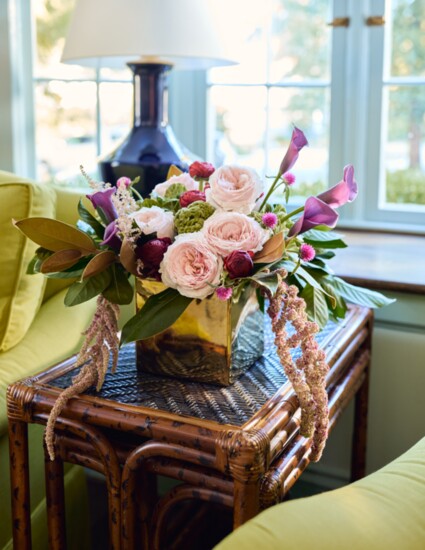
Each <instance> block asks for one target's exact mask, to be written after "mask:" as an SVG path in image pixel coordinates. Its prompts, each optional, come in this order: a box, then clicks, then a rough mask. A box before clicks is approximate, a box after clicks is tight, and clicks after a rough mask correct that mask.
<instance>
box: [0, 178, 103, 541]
mask: <svg viewBox="0 0 425 550" xmlns="http://www.w3.org/2000/svg"><path fill="white" fill-rule="evenodd" d="M79 197H80V193H79V192H78V191H73V190H72V189H71V190H69V189H64V188H55V187H54V186H50V185H41V184H36V183H34V182H30V181H27V180H24V179H22V178H18V177H16V176H14V175H13V174H10V173H7V172H0V236H1V238H0V243H1V244H0V549H1V550H4V549H5V548H7V549H9V548H12V541H11V518H10V487H9V459H8V437H7V416H6V401H5V394H6V388H7V386H8V385H9V384H10V383H11V382H14V381H16V380H18V379H20V378H24V377H28V376H32V375H34V374H36V373H37V372H40V371H41V370H43V369H45V368H47V367H49V366H51V365H53V364H55V363H58V362H60V361H61V360H63V359H65V358H66V357H68V356H70V355H72V354H73V353H75V352H76V351H77V350H78V348H79V346H80V343H81V333H82V331H83V330H84V329H85V328H86V327H87V325H88V324H89V322H90V319H91V317H92V315H93V312H94V310H95V301H94V300H92V301H90V302H86V303H84V304H81V305H79V306H77V307H74V308H66V307H65V306H64V304H63V300H64V296H65V293H66V288H65V287H66V285H68V284H69V282H67V281H66V280H59V279H49V280H48V281H47V282H46V280H45V278H44V277H43V276H41V275H27V274H26V273H25V271H26V267H27V264H28V261H29V259H30V258H31V257H32V255H33V254H34V251H35V248H36V245H34V244H33V243H31V242H30V241H28V240H26V239H25V238H24V237H23V235H21V234H20V232H19V231H18V230H17V229H15V228H14V227H13V226H12V223H11V218H15V219H22V218H25V217H30V216H43V217H56V218H58V219H60V220H62V221H65V222H68V223H74V222H75V221H76V218H77V215H78V214H77V204H78V200H79ZM42 436H43V429H42V427H40V426H30V429H29V437H30V442H29V443H30V473H31V514H32V534H33V548H36V549H37V550H43V549H44V548H47V524H46V518H45V498H44V457H43V452H42ZM65 483H66V490H67V517H68V519H69V521H68V529H67V536H68V547H69V548H77V547H78V549H79V550H82V549H83V548H84V547H88V546H89V545H88V543H87V536H86V534H87V533H88V522H89V518H88V513H87V494H86V484H85V476H84V472H83V470H82V469H81V468H78V467H75V466H74V467H69V468H68V469H67V472H66V478H65ZM77 526H78V527H77Z"/></svg>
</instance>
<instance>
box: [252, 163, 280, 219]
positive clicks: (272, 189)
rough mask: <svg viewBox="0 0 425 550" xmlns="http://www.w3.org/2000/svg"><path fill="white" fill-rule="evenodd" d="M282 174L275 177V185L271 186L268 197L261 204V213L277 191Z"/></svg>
mask: <svg viewBox="0 0 425 550" xmlns="http://www.w3.org/2000/svg"><path fill="white" fill-rule="evenodd" d="M281 176H282V174H281V173H280V172H279V174H278V175H277V176H276V177H275V179H274V181H273V183H272V184H271V186H270V189H269V190H268V192H267V195H266V196H265V197H264V200H263V202H262V203H261V206H260V208H259V209H258V211H259V212H261V210H262V209H263V207H264V206H265V205H266V204H267V201H268V200H269V198H270V196H271V195H272V193H273V192H274V191H275V190H276V184H277V182H278V181H279V180H280V178H281Z"/></svg>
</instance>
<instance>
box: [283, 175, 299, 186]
mask: <svg viewBox="0 0 425 550" xmlns="http://www.w3.org/2000/svg"><path fill="white" fill-rule="evenodd" d="M282 178H283V181H284V182H285V183H286V185H289V186H291V185H294V183H295V179H296V178H295V175H294V174H293V173H292V172H285V173H284V174H283V176H282Z"/></svg>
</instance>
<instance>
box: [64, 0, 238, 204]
mask: <svg viewBox="0 0 425 550" xmlns="http://www.w3.org/2000/svg"><path fill="white" fill-rule="evenodd" d="M211 1H212V0H202V1H201V0H79V1H78V2H77V5H76V7H75V10H74V13H73V16H72V19H71V23H70V27H69V30H68V34H67V38H66V42H65V47H64V50H63V54H62V61H63V62H65V63H75V64H78V65H83V66H86V67H94V68H97V69H100V68H102V67H110V68H122V67H123V66H124V64H125V63H127V65H128V66H129V67H130V69H131V70H132V71H133V83H134V114H133V128H132V129H131V131H130V133H129V135H128V136H127V137H126V138H125V139H124V141H123V142H122V143H121V144H120V145H118V147H117V148H116V149H115V150H114V151H113V152H112V153H109V154H107V155H106V156H104V157H102V158H101V159H100V162H99V166H100V171H101V175H102V179H103V180H104V181H108V182H110V183H112V184H115V183H116V181H117V179H118V178H120V177H121V176H128V177H129V178H131V179H133V178H135V177H136V176H139V177H140V183H139V184H138V186H137V188H138V190H139V191H141V192H142V193H143V194H145V195H146V194H147V193H149V192H150V191H151V190H152V189H153V187H154V186H155V185H156V184H157V183H159V182H162V181H164V180H165V179H166V177H167V173H168V169H169V167H170V165H172V164H174V165H176V166H178V167H179V168H181V169H183V170H184V169H187V167H188V164H189V163H190V162H191V160H193V159H191V156H190V153H188V151H187V149H186V148H185V147H184V146H182V145H181V144H180V143H179V142H178V140H177V138H176V136H175V134H174V132H173V130H172V128H171V126H170V125H169V123H168V112H167V111H168V74H169V72H170V70H171V69H172V67H173V66H175V67H176V68H180V69H208V68H211V67H214V66H220V65H221V66H223V65H229V64H232V63H234V62H233V61H232V60H230V59H228V58H226V56H225V54H224V51H223V47H222V45H221V43H220V39H219V36H218V31H217V28H216V25H215V24H214V17H213V14H212V10H211V3H210V2H211ZM117 101H119V98H118V97H117Z"/></svg>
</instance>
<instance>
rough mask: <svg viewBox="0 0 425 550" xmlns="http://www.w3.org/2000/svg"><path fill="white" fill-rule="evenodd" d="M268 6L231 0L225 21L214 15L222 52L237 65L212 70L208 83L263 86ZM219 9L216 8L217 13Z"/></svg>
mask: <svg viewBox="0 0 425 550" xmlns="http://www.w3.org/2000/svg"><path fill="white" fill-rule="evenodd" d="M271 5H272V4H271V0H262V1H261V2H259V1H258V0H232V1H230V2H227V3H226V16H225V17H223V14H222V12H220V13H217V16H218V20H217V21H216V24H217V26H218V28H219V29H220V36H221V37H223V40H224V41H225V50H226V51H227V52H229V55H230V56H231V58H232V59H235V60H237V61H238V62H239V64H238V65H234V66H230V67H222V68H217V69H212V70H211V71H210V79H211V82H217V83H236V82H237V83H264V82H266V79H267V35H268V29H269V25H270V14H271V11H270V9H271ZM219 7H220V4H217V10H218V9H219ZM241 14H243V16H242V17H241Z"/></svg>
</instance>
